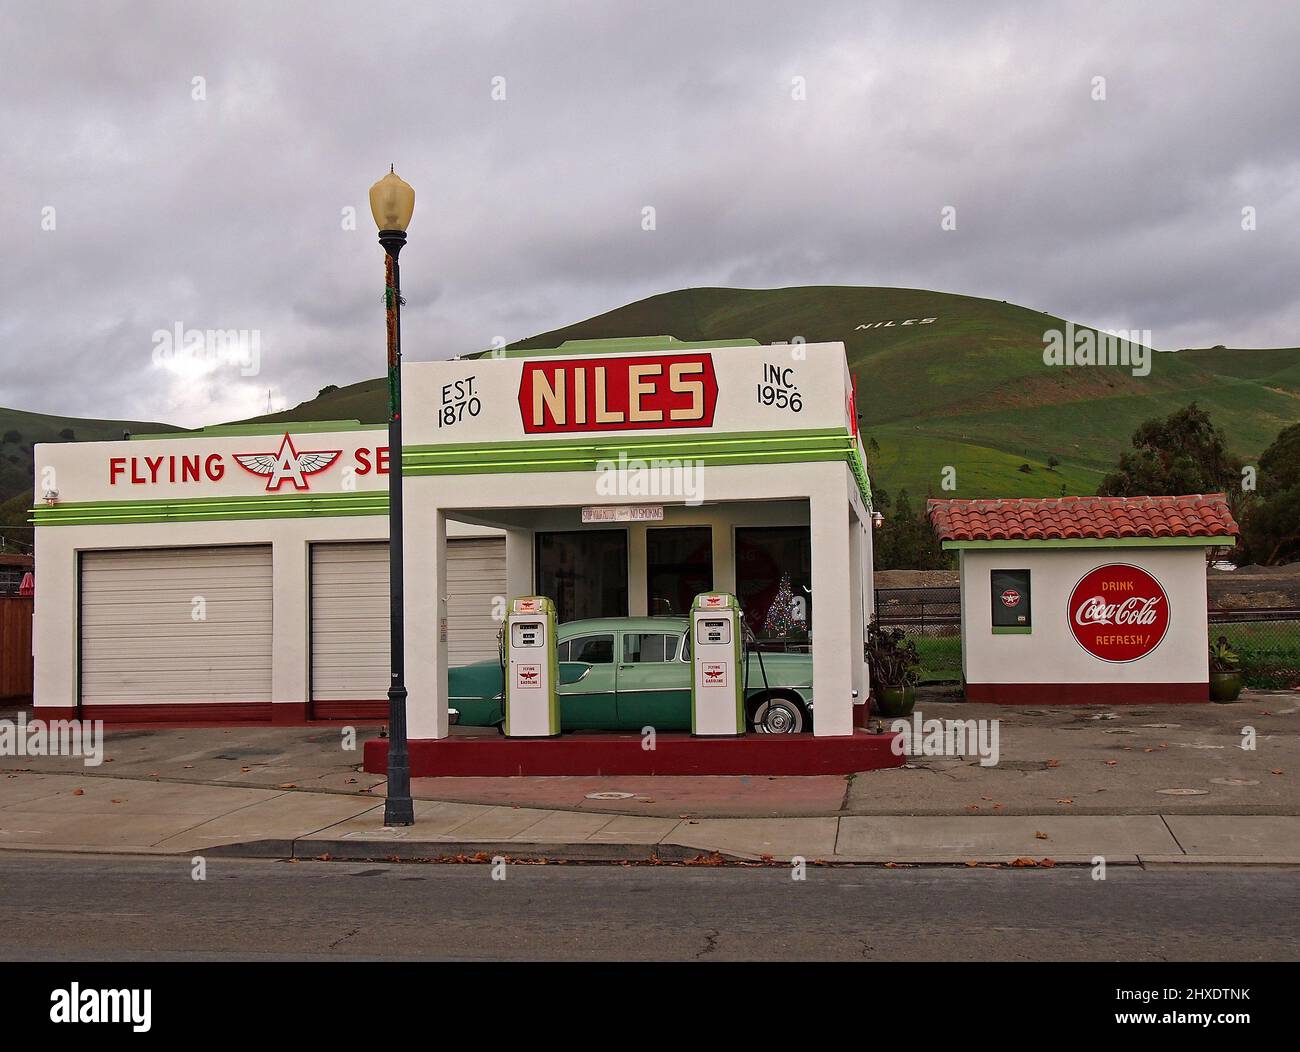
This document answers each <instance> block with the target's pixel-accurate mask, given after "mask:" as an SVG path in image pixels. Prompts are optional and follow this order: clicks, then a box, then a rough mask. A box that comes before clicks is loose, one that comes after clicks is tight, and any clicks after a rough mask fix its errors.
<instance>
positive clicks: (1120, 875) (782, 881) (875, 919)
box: [0, 854, 1300, 961]
mask: <svg viewBox="0 0 1300 1052" xmlns="http://www.w3.org/2000/svg"><path fill="white" fill-rule="evenodd" d="M207 866H208V868H207V879H206V880H202V881H196V880H194V879H192V877H191V864H190V860H189V859H162V858H147V859H143V858H125V857H112V856H103V855H101V856H49V855H21V854H12V855H5V854H0V902H3V904H4V906H3V909H4V918H5V919H4V924H3V925H0V959H5V960H66V959H88V960H101V959H104V960H106V959H117V960H166V959H177V960H222V959H235V960H244V959H248V960H254V959H284V958H293V959H324V960H331V959H333V960H348V959H384V958H389V959H416V958H435V959H458V960H499V959H507V960H535V959H560V960H591V959H604V960H624V959H634V960H692V959H694V960H735V959H740V960H746V959H756V960H854V961H864V960H897V959H911V960H916V959H922V960H1102V961H1105V960H1112V961H1114V960H1119V961H1141V960H1160V961H1164V960H1168V961H1177V960H1189V961H1196V960H1214V959H1219V960H1295V959H1296V958H1297V956H1300V954H1298V953H1297V944H1298V942H1300V906H1298V905H1297V899H1296V895H1295V886H1296V885H1295V881H1296V874H1295V871H1294V870H1287V869H1266V868H1250V869H1247V868H1226V867H1215V868H1177V869H1175V868H1163V869H1153V870H1141V869H1138V868H1136V867H1121V866H1113V867H1111V868H1110V870H1109V873H1108V879H1106V880H1105V881H1094V880H1093V879H1091V876H1090V872H1089V870H1087V869H1065V868H1058V869H1055V870H1045V871H1040V870H1035V871H1012V870H989V869H966V868H960V869H906V868H899V869H866V868H862V869H847V868H846V869H830V868H816V867H809V869H808V871H807V879H806V880H804V881H802V882H797V881H793V880H791V878H790V874H789V871H788V870H787V869H785V868H771V869H738V868H699V867H666V866H665V867H653V868H651V867H624V866H577V865H567V866H560V865H549V866H524V865H516V866H509V867H506V869H505V874H506V876H505V879H504V880H493V879H492V870H491V867H490V866H487V865H428V864H423V865H422V864H365V863H342V862H299V863H288V862H274V861H243V860H239V861H236V860H222V859H216V858H212V859H209V860H208V863H207Z"/></svg>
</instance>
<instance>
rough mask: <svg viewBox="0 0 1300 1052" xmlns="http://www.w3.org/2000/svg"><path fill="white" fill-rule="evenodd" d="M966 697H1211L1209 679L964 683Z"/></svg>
mask: <svg viewBox="0 0 1300 1052" xmlns="http://www.w3.org/2000/svg"><path fill="white" fill-rule="evenodd" d="M965 694H966V700H967V701H981V702H988V703H991V704H993V705H1138V704H1145V703H1155V704H1159V703H1176V704H1188V703H1195V702H1208V701H1209V700H1210V685H1209V683H967V684H966V687H965Z"/></svg>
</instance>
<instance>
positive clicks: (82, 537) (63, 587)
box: [32, 428, 500, 707]
mask: <svg viewBox="0 0 1300 1052" xmlns="http://www.w3.org/2000/svg"><path fill="white" fill-rule="evenodd" d="M290 432H291V433H292V434H293V437H294V443H295V445H296V447H297V448H298V449H299V450H300V451H301V450H308V449H331V450H332V449H339V450H341V451H342V455H341V456H340V458H339V460H338V461H337V462H336V463H335V464H334V465H332V466H331V467H330V468H328V469H327V470H325V471H323V472H320V473H318V474H316V475H313V476H311V478H310V489H308V490H307V491H305V492H303V493H301V494H299V495H302V496H328V495H330V494H338V493H348V492H365V491H368V490H369V491H376V492H379V491H383V490H386V489H387V475H381V474H378V473H377V472H375V471H374V470H373V467H372V468H371V470H370V471H366V472H357V471H356V470H355V469H356V468H357V467H359V466H364V465H365V464H366V463H369V464H370V465H372V466H373V465H374V463H375V456H374V453H375V451H376V450H377V449H380V448H385V449H386V448H387V433H386V431H385V430H384V429H383V428H368V429H361V430H352V431H342V432H312V433H298V432H294V431H293V430H292V428H290ZM282 437H283V432H282V431H280V432H271V433H267V434H259V435H229V434H227V435H215V436H199V437H194V438H166V439H153V440H150V439H139V440H129V441H127V440H124V441H117V442H68V443H41V444H38V445H37V446H36V449H35V464H36V483H37V491H36V494H35V497H36V501H37V503H40V499H41V496H42V494H43V492H44V488H45V484H46V483H52V486H51V488H54V489H57V490H58V494H59V502H60V504H61V505H64V506H66V505H68V504H73V503H78V504H79V503H86V502H91V501H142V500H159V501H183V500H189V499H196V498H208V497H250V498H258V497H261V496H264V495H266V479H265V478H264V477H260V476H256V475H253V474H250V473H249V472H247V471H245V470H244V469H243V468H240V467H238V465H237V464H236V463H235V462H234V461H233V460H232V454H233V453H235V452H240V453H244V452H250V451H261V450H263V449H275V448H277V447H278V445H279V442H280V440H281V438H282ZM358 450H364V451H365V455H364V457H363V458H362V459H358V457H357V451H358ZM195 455H197V456H198V457H199V458H200V460H201V461H205V460H206V459H207V458H208V457H212V456H216V457H218V458H219V459H220V464H221V478H220V479H218V480H215V481H214V480H212V479H210V478H208V477H207V476H206V474H204V475H203V476H202V478H201V480H200V481H198V482H184V483H182V482H172V481H170V470H169V469H170V465H171V464H172V459H171V458H174V457H193V456H195ZM146 458H153V462H154V463H156V464H157V465H158V475H159V481H157V482H154V481H152V472H151V468H150V466H149V463H148V461H147V459H146ZM158 458H162V459H161V460H159V459H158ZM133 464H134V465H135V467H136V469H137V472H138V475H137V477H144V478H148V479H150V481H142V482H132V481H131V468H132V465H133ZM115 468H116V470H115ZM348 468H352V469H353V470H352V471H350V472H348V471H347V470H346V469H348ZM123 469H125V470H123ZM282 488H283V491H284V493H285V494H286V495H290V494H294V493H295V492H296V491H295V490H294V489H293V487H292V486H291V485H286V486H284V487H282ZM35 532H36V568H37V570H36V572H37V587H36V596H35V614H34V618H35V620H34V630H35V631H34V634H33V640H32V646H33V651H34V683H33V699H34V703H35V705H36V706H38V707H48V706H58V707H70V706H73V705H75V704H76V703H77V695H78V684H77V648H78V641H79V634H78V625H77V588H78V582H77V560H78V555H79V553H81V552H85V551H103V550H110V549H115V548H116V549H121V548H175V547H192V546H216V545H237V544H270V545H271V546H272V555H271V558H272V567H273V569H272V573H273V575H274V581H273V585H272V617H273V631H274V651H273V655H272V675H271V681H272V701H273V703H274V702H282V703H297V704H301V703H303V702H306V701H307V700H308V699H309V696H310V683H309V667H310V653H309V638H310V633H309V618H310V595H309V590H308V564H309V546H310V545H311V544H312V543H313V542H316V541H380V540H386V539H387V538H388V518H387V516H386V515H343V516H328V515H313V516H303V517H301V518H278V519H272V518H252V519H238V520H232V521H226V522H219V521H198V522H158V523H112V524H105V525H50V526H40V527H38V528H37V529H36V531H35ZM498 533H500V531H499V530H493V529H489V528H486V527H483V526H479V525H468V524H463V523H452V524H450V527H449V530H448V534H449V536H451V537H477V536H488V535H494V534H498Z"/></svg>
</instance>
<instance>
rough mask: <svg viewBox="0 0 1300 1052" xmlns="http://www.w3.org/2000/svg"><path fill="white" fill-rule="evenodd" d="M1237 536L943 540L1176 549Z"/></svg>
mask: <svg viewBox="0 0 1300 1052" xmlns="http://www.w3.org/2000/svg"><path fill="white" fill-rule="evenodd" d="M1236 543H1237V538H1236V537H1052V538H1049V539H1045V540H1030V539H1025V538H1020V539H1016V540H1009V541H944V542H943V547H944V548H945V549H949V550H953V549H966V550H979V549H988V548H1176V547H1184V548H1185V547H1190V546H1193V545H1202V546H1214V545H1233V544H1236Z"/></svg>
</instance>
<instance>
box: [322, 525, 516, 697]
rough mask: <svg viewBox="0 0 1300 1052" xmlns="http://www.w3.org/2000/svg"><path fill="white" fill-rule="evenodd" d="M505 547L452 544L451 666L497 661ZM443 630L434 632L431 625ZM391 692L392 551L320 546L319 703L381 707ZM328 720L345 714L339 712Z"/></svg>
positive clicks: (373, 546)
mask: <svg viewBox="0 0 1300 1052" xmlns="http://www.w3.org/2000/svg"><path fill="white" fill-rule="evenodd" d="M505 576H506V562H505V541H504V540H502V539H500V538H495V537H493V538H482V539H479V538H464V539H452V540H448V541H447V663H448V665H449V666H453V667H454V666H456V665H464V664H468V663H470V662H472V661H481V660H483V659H485V658H491V657H495V656H496V652H497V641H496V640H497V629H498V627H499V626H498V623H497V622H496V620H495V619H494V618H493V600H494V599H496V597H498V596H500V595H502V594H503V593H504V591H505ZM429 630H430V631H435V630H436V629H435V628H434V626H429ZM387 693H388V545H387V544H386V543H384V542H382V541H380V542H374V541H370V542H359V543H348V544H335V543H329V544H313V545H312V548H311V697H312V701H313V702H324V703H327V704H328V703H336V702H350V701H381V700H383V699H384V698H385V697H387ZM319 714H320V715H339V714H341V713H340V712H338V711H337V710H335V711H333V712H331V711H330V710H328V709H322V710H320V711H319Z"/></svg>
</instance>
